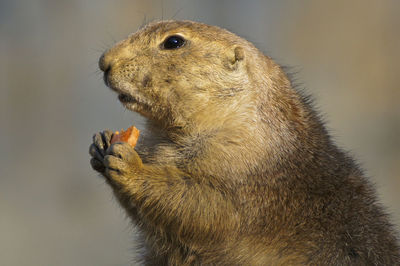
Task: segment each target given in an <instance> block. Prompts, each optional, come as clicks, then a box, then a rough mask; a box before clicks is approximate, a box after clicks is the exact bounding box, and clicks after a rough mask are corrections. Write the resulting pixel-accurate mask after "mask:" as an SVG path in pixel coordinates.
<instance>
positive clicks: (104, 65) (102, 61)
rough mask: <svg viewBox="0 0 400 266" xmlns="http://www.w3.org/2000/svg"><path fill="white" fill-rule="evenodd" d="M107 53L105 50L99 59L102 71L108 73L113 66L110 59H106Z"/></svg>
mask: <svg viewBox="0 0 400 266" xmlns="http://www.w3.org/2000/svg"><path fill="white" fill-rule="evenodd" d="M106 53H107V52H104V53H103V54H102V55H101V57H100V59H99V68H100V69H101V71H103V72H104V73H107V72H108V71H109V70H110V68H111V63H110V60H106Z"/></svg>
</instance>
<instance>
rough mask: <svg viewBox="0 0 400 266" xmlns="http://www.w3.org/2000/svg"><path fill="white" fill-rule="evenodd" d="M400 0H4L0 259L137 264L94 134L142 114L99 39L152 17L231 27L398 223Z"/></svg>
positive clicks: (120, 34)
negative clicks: (282, 76)
mask: <svg viewBox="0 0 400 266" xmlns="http://www.w3.org/2000/svg"><path fill="white" fill-rule="evenodd" d="M399 14H400V1H397V0H392V1H389V0H382V1H367V0H364V1H361V0H360V1H357V0H352V1H347V0H340V1H329V2H328V1H318V0H314V1H282V0H281V1H256V0H255V1H248V0H247V1H211V0H206V1H204V0H202V1H192V0H164V1H162V0H157V1H150V0H144V1H140V0H137V1H134V0H129V1H128V0H117V1H105V0H97V1H94V0H80V1H78V0H69V1H50V0H26V1H22V0H2V1H0V89H1V90H0V151H1V152H0V265H129V264H132V257H133V247H134V230H133V229H132V227H131V226H130V224H129V222H128V221H127V219H126V218H125V215H124V213H123V212H122V211H121V210H120V209H119V206H118V204H117V203H116V201H115V200H114V199H113V197H112V194H111V191H110V189H109V188H108V187H107V186H106V184H105V183H104V182H103V180H102V179H101V178H99V177H98V176H97V175H96V174H95V173H94V171H92V170H91V168H90V166H89V155H88V147H89V145H90V144H91V137H92V134H93V133H95V132H97V131H100V130H103V129H105V128H109V129H114V130H115V129H120V128H125V127H127V126H129V125H131V124H132V123H134V124H135V125H138V127H139V128H140V127H141V124H142V123H141V122H140V118H139V117H138V116H136V115H135V114H132V113H130V112H128V111H126V110H124V109H123V108H122V106H121V105H120V104H119V102H118V101H117V99H116V95H115V94H114V93H112V92H111V91H109V89H107V88H106V87H105V85H104V84H103V81H102V76H101V73H100V72H99V70H98V68H97V61H98V58H99V56H100V55H101V53H102V52H103V50H105V49H106V48H108V47H110V46H111V45H112V44H113V43H115V41H117V40H120V39H122V38H125V37H126V36H127V35H128V34H129V33H131V32H133V31H135V30H136V29H137V28H138V27H139V26H140V25H141V24H142V22H143V21H144V20H147V21H151V20H160V19H162V18H164V19H167V18H171V17H174V16H175V18H176V19H190V20H196V21H201V22H205V23H208V24H214V25H218V26H221V27H224V28H227V29H229V30H231V31H233V32H235V33H237V34H238V35H240V36H243V37H245V38H247V39H248V40H250V41H251V42H253V43H254V44H255V45H256V46H257V47H258V48H260V49H261V50H262V51H264V52H265V53H267V54H268V55H270V56H272V57H273V58H275V60H276V61H277V62H278V63H280V64H283V65H286V66H292V67H293V68H292V70H294V71H295V72H297V74H296V80H297V82H298V83H300V84H301V87H304V88H306V89H307V91H308V92H309V93H310V94H312V95H313V96H314V98H315V99H316V103H317V106H318V107H319V109H320V111H321V112H322V113H323V115H324V117H325V119H326V121H327V123H328V127H329V128H330V130H331V132H332V134H333V136H334V138H335V139H336V141H337V143H338V144H339V145H340V146H341V147H344V148H345V149H347V150H349V151H350V152H351V153H352V154H353V155H355V157H356V158H357V159H358V161H359V162H360V163H361V165H363V167H364V169H365V171H366V173H367V175H368V176H370V177H371V179H372V180H373V181H374V182H375V183H376V184H377V188H378V193H379V196H380V198H381V201H382V203H383V204H384V205H386V206H387V209H388V211H389V212H390V213H392V217H393V222H394V223H395V224H397V225H399V224H400V195H399V194H400V178H399V177H400V176H399V173H400V140H399V137H400V107H399V106H400V105H399V100H400V86H399V74H400V72H399V68H400V67H399V62H400V52H399V51H400V49H399V48H400V33H399V28H400V15H399Z"/></svg>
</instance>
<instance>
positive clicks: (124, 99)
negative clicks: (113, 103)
mask: <svg viewBox="0 0 400 266" xmlns="http://www.w3.org/2000/svg"><path fill="white" fill-rule="evenodd" d="M118 100H119V101H120V102H121V103H122V104H124V105H125V104H134V103H138V101H137V100H136V99H135V98H134V97H132V96H130V95H128V94H124V93H120V94H119V95H118Z"/></svg>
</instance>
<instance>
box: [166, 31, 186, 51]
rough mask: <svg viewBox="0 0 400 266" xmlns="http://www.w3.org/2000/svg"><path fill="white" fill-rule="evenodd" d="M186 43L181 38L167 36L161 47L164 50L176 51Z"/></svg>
mask: <svg viewBox="0 0 400 266" xmlns="http://www.w3.org/2000/svg"><path fill="white" fill-rule="evenodd" d="M185 43H186V40H185V39H183V38H182V37H181V36H178V35H173V36H169V37H168V38H167V39H165V41H164V42H163V44H162V47H163V48H164V49H166V50H172V49H178V48H180V47H182V46H183V45H184V44H185Z"/></svg>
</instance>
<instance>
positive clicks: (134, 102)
mask: <svg viewBox="0 0 400 266" xmlns="http://www.w3.org/2000/svg"><path fill="white" fill-rule="evenodd" d="M118 100H119V101H120V102H121V104H122V105H123V106H124V107H125V108H127V109H129V110H131V111H134V112H137V113H139V114H141V115H143V116H145V117H151V110H152V109H151V105H150V103H149V102H148V101H147V100H146V99H144V98H143V97H141V96H139V95H137V96H136V95H135V96H132V95H129V94H126V93H121V92H120V93H119V94H118Z"/></svg>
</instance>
